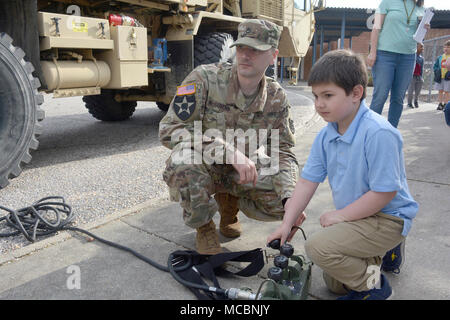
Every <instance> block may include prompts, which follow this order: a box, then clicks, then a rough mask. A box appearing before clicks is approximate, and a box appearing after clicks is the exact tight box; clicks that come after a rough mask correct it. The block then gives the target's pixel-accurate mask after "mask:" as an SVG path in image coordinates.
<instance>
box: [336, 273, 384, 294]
mask: <svg viewBox="0 0 450 320" xmlns="http://www.w3.org/2000/svg"><path fill="white" fill-rule="evenodd" d="M380 282H381V283H380V285H381V288H380V289H375V288H374V289H371V290H367V291H354V290H351V291H350V292H349V293H348V294H347V295H346V296H343V297H339V298H337V300H387V299H389V298H390V297H391V296H392V288H391V286H390V285H389V282H388V281H387V279H386V277H385V276H384V275H383V274H382V275H381V276H380Z"/></svg>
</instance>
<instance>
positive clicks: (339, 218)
mask: <svg viewBox="0 0 450 320" xmlns="http://www.w3.org/2000/svg"><path fill="white" fill-rule="evenodd" d="M344 221H345V219H344V217H343V215H342V214H340V212H339V211H337V210H335V211H328V212H325V213H324V214H322V215H321V216H320V225H321V226H322V227H324V228H326V227H329V226H332V225H333V224H336V223H339V222H344Z"/></svg>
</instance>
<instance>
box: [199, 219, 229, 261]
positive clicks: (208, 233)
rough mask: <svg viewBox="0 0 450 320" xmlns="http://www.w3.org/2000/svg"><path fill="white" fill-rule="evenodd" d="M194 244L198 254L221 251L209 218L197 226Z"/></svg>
mask: <svg viewBox="0 0 450 320" xmlns="http://www.w3.org/2000/svg"><path fill="white" fill-rule="evenodd" d="M195 245H196V247H197V252H198V253H200V254H217V253H221V252H222V248H221V247H220V241H219V235H218V234H217V231H216V225H215V223H214V221H212V220H211V221H209V222H208V223H206V224H205V225H203V226H201V227H200V228H197V236H196V241H195Z"/></svg>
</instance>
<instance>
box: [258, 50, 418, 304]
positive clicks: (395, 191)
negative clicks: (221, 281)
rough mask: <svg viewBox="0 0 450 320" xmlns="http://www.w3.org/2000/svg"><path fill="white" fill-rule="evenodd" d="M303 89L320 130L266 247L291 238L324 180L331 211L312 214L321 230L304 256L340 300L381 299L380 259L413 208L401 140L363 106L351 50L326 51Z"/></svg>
mask: <svg viewBox="0 0 450 320" xmlns="http://www.w3.org/2000/svg"><path fill="white" fill-rule="evenodd" d="M308 84H309V85H310V86H312V91H313V94H314V96H315V107H316V110H317V112H318V113H319V115H320V116H321V117H322V118H323V119H324V120H325V121H327V122H328V125H327V126H326V127H325V128H323V129H322V130H321V131H320V133H319V134H318V135H317V137H316V138H315V140H314V143H313V146H312V148H311V152H310V155H309V157H308V160H307V162H306V164H305V167H304V168H303V171H302V174H301V177H300V178H299V181H298V182H297V185H296V187H295V189H294V193H293V194H292V197H291V198H290V199H289V200H287V202H286V204H285V215H284V218H283V222H282V224H281V225H280V226H279V227H278V228H277V229H276V230H275V231H274V232H273V233H272V234H271V235H270V236H269V237H268V239H267V241H268V242H270V241H272V240H273V239H281V243H284V242H285V241H286V240H287V241H289V240H290V239H291V238H292V236H293V232H291V230H292V226H294V225H300V224H301V223H302V222H303V221H304V219H305V218H306V216H305V214H304V213H303V211H304V209H305V208H306V206H307V205H308V203H309V201H310V200H311V198H312V196H313V195H314V193H315V191H316V189H317V187H318V185H319V183H320V182H323V181H324V180H325V178H326V176H328V181H329V183H330V187H331V190H332V194H333V200H334V204H335V206H336V210H335V211H330V212H325V213H324V214H322V215H321V216H320V224H321V226H322V227H323V229H321V230H320V231H318V232H316V233H314V234H313V235H312V236H310V237H309V239H308V240H307V241H306V244H305V250H306V254H307V255H308V256H309V258H310V259H311V260H312V261H313V262H314V263H315V264H316V265H318V266H319V267H320V268H321V269H322V270H323V272H324V279H325V282H326V284H327V286H328V287H329V289H330V290H331V291H333V292H335V293H347V295H346V296H344V297H341V298H342V299H354V300H356V299H387V298H389V297H390V295H391V294H392V289H391V287H390V286H389V283H388V281H387V279H386V278H385V277H384V275H382V274H381V273H380V265H381V260H382V256H383V255H384V254H385V253H386V252H387V251H388V250H390V249H392V248H394V247H396V246H398V245H399V244H400V243H402V241H403V240H404V239H405V237H406V235H407V234H408V231H409V230H410V228H411V223H412V219H413V218H414V217H415V215H416V212H417V209H418V205H417V203H416V202H415V201H414V199H413V198H412V197H411V195H410V193H409V190H408V186H407V182H406V176H405V169H404V161H403V153H402V144H403V141H402V137H401V135H400V133H399V131H398V130H397V129H395V128H394V127H393V126H391V125H390V124H389V122H387V121H386V120H385V119H384V118H383V117H382V116H380V115H378V114H377V113H375V112H373V111H371V110H369V109H368V107H367V106H366V104H365V102H364V98H365V89H366V85H367V72H366V66H365V63H364V61H363V60H362V59H361V58H360V57H359V56H357V55H356V54H354V53H353V52H351V51H348V50H335V51H330V52H328V53H326V54H325V55H324V56H323V57H322V58H321V59H320V60H319V61H318V62H317V63H316V64H315V65H314V67H313V69H312V70H311V75H310V78H309V80H308Z"/></svg>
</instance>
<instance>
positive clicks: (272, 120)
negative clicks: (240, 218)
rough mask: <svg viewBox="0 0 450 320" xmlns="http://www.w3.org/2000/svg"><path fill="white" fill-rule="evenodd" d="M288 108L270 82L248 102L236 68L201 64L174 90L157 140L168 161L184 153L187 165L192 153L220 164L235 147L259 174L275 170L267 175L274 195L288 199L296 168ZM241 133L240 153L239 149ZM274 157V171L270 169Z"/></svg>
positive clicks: (282, 94) (277, 87) (283, 95)
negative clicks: (167, 151) (167, 153)
mask: <svg viewBox="0 0 450 320" xmlns="http://www.w3.org/2000/svg"><path fill="white" fill-rule="evenodd" d="M290 109H291V107H290V105H289V102H288V100H287V97H286V93H285V91H284V90H283V88H281V86H280V85H279V84H278V83H277V82H276V81H274V80H273V79H271V78H267V77H264V78H263V79H262V81H261V83H260V86H259V92H258V93H257V95H256V97H255V98H254V100H253V101H252V102H251V101H250V103H249V101H248V98H246V97H245V96H244V95H243V93H242V92H241V90H240V89H239V83H238V78H237V71H236V66H235V65H231V64H229V63H221V64H209V65H201V66H199V67H197V68H196V69H195V70H193V71H192V72H191V73H190V74H189V75H188V76H187V77H186V79H185V80H184V81H183V83H182V85H181V86H178V87H177V95H176V96H175V97H174V99H173V100H172V102H171V104H170V107H169V110H168V112H167V114H166V115H165V116H164V118H163V119H162V120H161V122H160V126H159V137H160V141H161V143H162V144H163V145H164V146H166V147H167V148H169V149H172V150H173V152H172V156H173V155H174V153H175V152H178V153H182V152H185V151H189V153H185V154H184V156H183V157H184V158H186V155H187V157H188V158H189V157H191V158H190V159H191V160H192V154H195V155H196V156H200V159H202V160H203V161H204V160H205V159H206V160H207V159H208V157H205V154H209V155H210V158H211V157H213V158H214V160H215V162H216V163H219V164H221V163H225V161H226V157H225V154H226V152H228V151H232V150H234V148H238V149H239V150H240V151H241V152H243V153H245V155H246V156H247V157H249V158H250V159H251V160H253V161H254V162H255V164H256V167H257V170H258V173H260V170H261V169H264V167H268V166H270V167H271V169H273V168H277V169H276V170H268V171H266V172H270V174H271V175H273V178H272V181H273V185H274V187H275V191H276V192H277V194H279V195H280V196H281V197H282V198H287V197H290V195H291V193H292V191H293V188H294V186H295V183H296V181H297V177H298V163H297V160H296V157H295V155H294V153H293V152H292V150H291V148H292V147H293V146H294V145H295V137H294V131H295V129H294V123H293V120H292V118H291V115H290ZM238 129H241V131H238ZM242 133H244V135H245V150H243V149H241V148H239V137H242V136H243V134H242ZM253 133H254V134H253ZM227 134H228V135H227ZM202 135H203V137H201V136H202ZM199 136H200V137H199ZM230 137H231V139H228V138H230ZM255 140H256V143H255ZM275 140H276V141H275ZM240 141H243V140H240ZM255 145H256V146H255ZM261 146H264V148H262V149H261V148H260V147H261ZM255 149H256V150H255ZM192 150H194V152H193V153H191V151H192ZM212 150H213V151H212ZM220 150H223V152H222V154H220ZM244 151H245V152H244ZM202 153H203V157H202ZM255 155H257V159H256V160H257V161H255ZM264 157H265V158H264ZM269 157H270V158H269ZM274 157H277V161H279V166H278V167H276V166H273V164H274V163H275V162H274V161H272V160H273V159H274ZM197 159H198V158H197ZM221 159H222V160H221ZM269 159H270V160H269ZM263 160H264V161H263ZM188 161H189V160H188ZM193 161H194V162H193V163H196V162H195V159H194V160H193ZM221 161H222V162H221ZM269 161H270V165H269V164H268V162H269ZM210 162H211V161H210Z"/></svg>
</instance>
